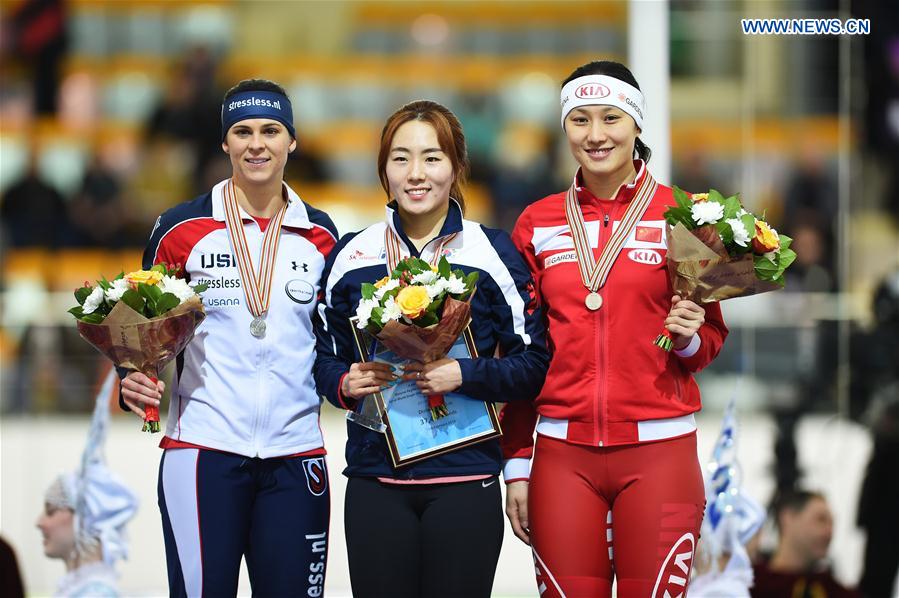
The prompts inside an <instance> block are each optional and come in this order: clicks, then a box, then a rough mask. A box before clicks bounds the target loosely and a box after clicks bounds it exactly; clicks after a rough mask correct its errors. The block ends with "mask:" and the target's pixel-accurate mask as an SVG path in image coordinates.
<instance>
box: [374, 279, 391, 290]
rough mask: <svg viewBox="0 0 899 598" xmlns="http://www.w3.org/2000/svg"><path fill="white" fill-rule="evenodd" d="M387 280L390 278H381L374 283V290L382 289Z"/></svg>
mask: <svg viewBox="0 0 899 598" xmlns="http://www.w3.org/2000/svg"><path fill="white" fill-rule="evenodd" d="M389 280H390V277H389V276H385V277H384V278H382V279H381V280H379V281H378V282H376V283H375V288H376V289H380V288H381V287H383V286H384V285H385V284H387V282H388V281H389Z"/></svg>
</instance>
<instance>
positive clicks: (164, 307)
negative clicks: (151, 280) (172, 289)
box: [156, 293, 181, 316]
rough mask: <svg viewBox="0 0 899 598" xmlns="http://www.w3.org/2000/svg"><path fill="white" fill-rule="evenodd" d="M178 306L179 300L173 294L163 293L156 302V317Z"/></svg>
mask: <svg viewBox="0 0 899 598" xmlns="http://www.w3.org/2000/svg"><path fill="white" fill-rule="evenodd" d="M180 304H181V300H180V299H178V297H177V296H176V295H174V294H173V293H163V294H162V296H161V297H160V298H159V300H158V301H156V315H159V316H161V315H162V314H164V313H166V312H167V311H169V310H171V309H174V308H176V307H178V305H180Z"/></svg>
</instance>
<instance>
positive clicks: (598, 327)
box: [502, 161, 727, 482]
mask: <svg viewBox="0 0 899 598" xmlns="http://www.w3.org/2000/svg"><path fill="white" fill-rule="evenodd" d="M635 167H636V168H637V169H638V174H637V179H636V181H635V182H634V183H633V184H630V185H622V186H621V188H620V189H619V190H618V193H617V195H616V197H615V200H614V201H600V200H598V199H597V198H595V197H594V196H593V195H592V194H591V193H590V191H588V190H587V189H586V187H580V188H578V200H579V203H580V206H581V210H582V212H583V215H584V221H585V223H586V230H587V236H588V238H589V239H590V242H591V245H592V246H593V248H594V256H595V257H596V259H599V255H600V253H601V251H602V248H603V247H604V246H605V245H606V243H608V241H609V238H610V237H611V235H612V232H613V231H614V230H615V229H616V228H617V226H618V223H619V221H620V219H621V218H622V217H623V215H624V213H625V210H627V207H628V205H629V202H630V201H631V199H632V197H633V195H634V193H635V192H636V189H637V187H638V185H639V183H640V182H641V180H642V178H643V177H644V176H645V175H646V168H645V165H644V163H643V162H641V161H638V162H635ZM565 197H566V192H561V193H557V194H554V195H550V196H548V197H545V198H543V199H541V200H540V201H537V202H535V203H533V204H531V205H530V206H528V207H527V209H525V211H524V212H523V213H522V215H521V216H520V217H519V219H518V222H517V223H516V225H515V230H514V231H513V234H512V239H513V241H514V243H515V245H516V247H517V248H518V250H519V251H520V252H521V253H522V255H524V257H525V261H526V262H527V264H528V267H529V268H530V270H531V272H532V273H533V276H534V280H535V284H536V295H537V302H538V303H539V304H540V305H541V306H542V307H543V310H544V314H545V315H546V318H547V329H548V333H549V335H548V336H549V345H550V349H551V350H552V352H553V357H552V361H551V363H550V366H549V372H548V373H547V375H546V382H545V384H544V385H543V390H542V391H541V393H540V395H539V396H538V397H537V399H536V401H535V402H534V403H531V402H527V401H517V402H514V403H509V404H508V405H507V406H506V407H505V409H504V410H503V415H502V427H503V432H504V434H503V455H504V457H505V458H506V459H512V460H518V459H520V458H530V456H531V453H532V446H533V432H534V427H535V424H536V423H537V419H538V415H539V418H540V424H539V425H538V426H537V431H538V432H539V433H544V434H548V435H551V436H555V437H558V438H562V439H564V440H567V441H568V442H572V443H576V444H586V445H590V446H615V445H623V444H632V443H637V442H644V441H651V440H659V439H662V438H672V437H676V436H681V435H684V434H687V433H692V432H693V431H694V430H695V422H693V418H692V415H691V414H692V413H694V412H696V411H698V410H699V409H700V407H701V403H700V397H699V388H698V386H697V385H696V381H695V380H694V379H693V376H692V374H693V372H697V371H699V370H701V369H702V368H704V367H705V366H706V365H708V364H709V363H710V362H711V361H712V359H714V358H715V356H716V355H717V354H718V351H719V350H720V349H721V345H722V344H723V342H724V338H725V337H726V336H727V327H726V326H725V324H724V320H723V319H722V317H721V308H720V307H719V305H718V304H717V303H711V304H708V305H705V306H704V308H705V310H706V313H705V323H704V324H703V325H702V327H701V328H700V329H699V332H698V334H697V335H696V336H695V337H694V339H693V341H692V342H691V343H690V345H688V346H687V347H686V348H685V349H683V350H682V351H672V352H670V353H666V352H664V351H662V350H661V349H659V348H658V347H656V346H655V345H653V343H652V341H653V340H654V339H655V337H656V336H657V335H658V334H659V332H661V331H662V329H663V326H664V321H665V318H666V317H667V315H668V312H669V310H670V308H671V297H672V295H673V291H672V289H671V284H670V282H669V278H668V270H667V265H666V254H667V244H666V236H667V235H666V229H665V220H664V218H663V216H662V214H663V213H664V212H665V210H666V209H667V208H668V207H669V206H671V205H674V198H673V195H672V191H671V188H670V187H665V186H663V185H659V186H658V189H657V191H656V193H655V195H654V197H653V198H652V201H651V202H650V204H649V207H648V208H647V209H646V212H645V213H644V214H643V216H642V217H641V219H640V221H639V222H638V223H637V225H636V227H635V228H634V230H633V232H632V233H631V234H630V236H629V237H628V239H627V241H626V242H625V244H624V247H623V248H622V250H621V252H620V253H619V255H618V258H617V260H616V261H615V263H614V265H613V266H612V270H611V272H610V274H609V277H608V279H607V280H606V284H605V285H604V286H603V287H602V288H601V289H599V293H600V295H601V296H602V299H603V303H602V307H601V308H600V309H598V310H597V311H590V310H589V309H587V307H586V306H585V304H584V299H585V297H586V296H587V293H588V292H589V291H588V290H587V289H586V287H584V284H583V282H582V281H581V276H580V272H579V270H578V265H577V262H576V257H575V253H574V244H573V241H572V238H571V231H570V230H569V227H568V223H567V221H566V219H565ZM525 463H526V462H525ZM516 465H517V467H512V468H511V470H510V469H509V468H507V470H506V481H507V482H508V481H511V480H513V479H522V478H526V477H527V474H526V471H527V470H526V468H525V469H524V470H522V469H521V461H519V462H518V463H517V464H516Z"/></svg>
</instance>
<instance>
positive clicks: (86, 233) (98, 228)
mask: <svg viewBox="0 0 899 598" xmlns="http://www.w3.org/2000/svg"><path fill="white" fill-rule="evenodd" d="M121 193H122V183H121V181H120V180H119V177H118V176H117V175H116V174H115V173H114V172H113V171H112V170H111V169H109V168H107V167H106V166H105V165H104V164H103V161H102V160H101V158H100V156H99V155H97V154H95V155H94V157H93V160H92V161H91V163H90V165H89V166H88V169H87V172H86V173H85V174H84V181H83V182H82V183H81V190H80V191H79V192H78V193H77V194H76V195H75V197H74V198H73V199H72V202H71V204H70V209H69V217H70V219H71V221H72V243H71V244H72V245H75V246H78V247H102V248H107V249H118V248H121V247H125V246H127V245H129V244H131V245H139V244H140V243H141V241H140V240H136V239H134V240H132V239H128V235H127V233H126V223H127V220H128V218H127V214H126V213H125V207H124V205H123V203H122V196H121ZM129 241H131V243H129Z"/></svg>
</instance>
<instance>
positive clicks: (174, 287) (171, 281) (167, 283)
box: [159, 276, 196, 303]
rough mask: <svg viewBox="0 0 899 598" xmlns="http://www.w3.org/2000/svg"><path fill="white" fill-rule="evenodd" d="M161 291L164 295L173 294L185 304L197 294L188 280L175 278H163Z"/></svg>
mask: <svg viewBox="0 0 899 598" xmlns="http://www.w3.org/2000/svg"><path fill="white" fill-rule="evenodd" d="M159 290H160V291H162V292H163V293H171V294H172V295H174V296H175V297H177V298H178V301H179V302H180V303H184V302H185V301H187V300H188V299H190V298H191V297H193V296H194V295H195V294H196V293H194V290H193V289H192V288H191V286H190V285H189V284H187V281H186V280H184V279H183V278H175V277H174V276H163V277H162V280H161V281H159Z"/></svg>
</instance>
